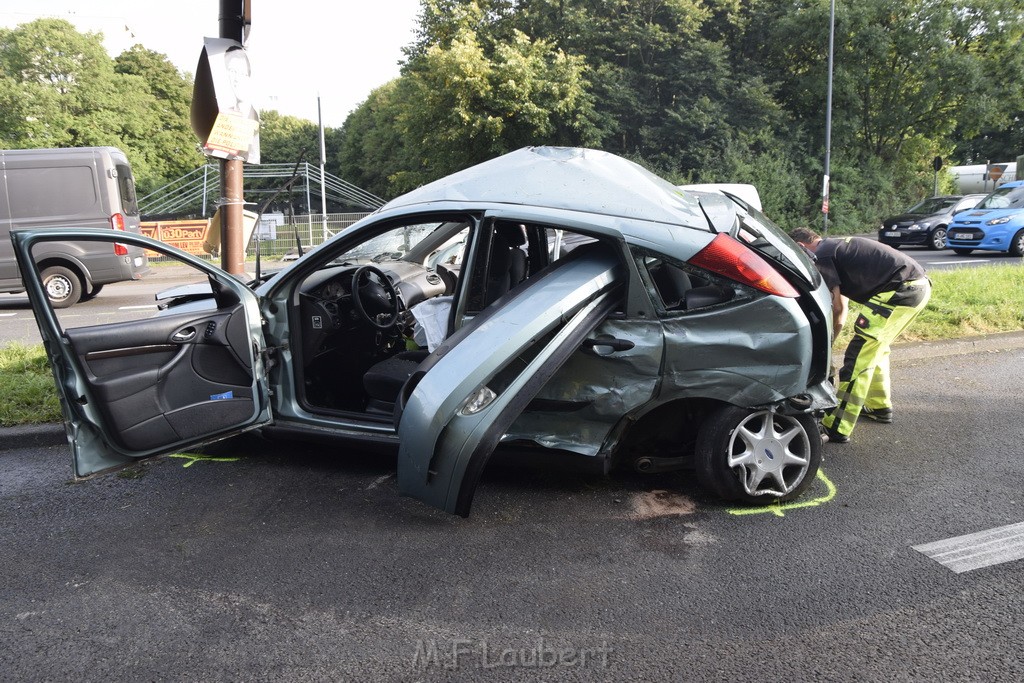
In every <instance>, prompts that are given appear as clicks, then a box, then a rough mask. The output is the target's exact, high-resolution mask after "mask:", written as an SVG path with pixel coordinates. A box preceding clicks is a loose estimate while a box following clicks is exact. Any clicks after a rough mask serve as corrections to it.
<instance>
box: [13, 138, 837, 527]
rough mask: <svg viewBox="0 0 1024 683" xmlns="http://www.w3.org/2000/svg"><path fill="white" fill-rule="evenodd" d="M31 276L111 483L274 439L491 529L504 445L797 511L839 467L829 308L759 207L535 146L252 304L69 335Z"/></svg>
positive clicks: (87, 469)
mask: <svg viewBox="0 0 1024 683" xmlns="http://www.w3.org/2000/svg"><path fill="white" fill-rule="evenodd" d="M109 232H110V231H87V230H54V229H48V230H46V231H20V232H15V233H14V234H13V235H12V239H13V240H14V243H15V246H16V251H17V257H18V260H19V265H20V266H21V268H22V270H23V272H25V273H34V275H31V276H28V277H26V283H27V284H28V292H29V295H30V299H31V302H32V306H33V309H34V310H35V313H36V316H37V320H38V321H39V327H40V330H41V333H42V336H43V339H44V342H45V344H46V347H47V350H48V352H49V354H50V359H51V361H52V364H53V369H54V374H55V376H56V379H57V384H58V387H59V389H60V391H61V393H62V396H63V408H64V411H65V417H66V421H67V428H68V435H69V440H70V443H71V447H72V450H73V453H74V463H75V465H74V466H75V474H76V475H77V476H87V475H91V474H94V473H97V472H100V471H103V470H105V469H108V468H111V467H114V466H118V465H122V464H125V463H130V462H132V461H133V460H135V459H137V458H143V457H147V456H152V455H156V454H160V453H167V452H173V451H175V450H180V449H183V448H187V447H191V446H194V445H196V444H199V443H205V442H209V441H213V440H216V439H221V438H224V437H226V436H230V435H232V434H236V433H238V432H240V431H243V430H246V429H251V428H256V427H259V428H261V429H263V430H265V431H267V432H271V433H273V434H275V435H277V436H285V437H299V438H305V439H308V438H316V439H319V440H321V441H322V440H325V439H326V440H331V441H333V442H341V443H348V444H353V445H358V446H359V447H367V446H382V447H386V448H391V449H397V452H398V485H399V489H400V491H401V492H402V493H403V494H405V495H409V496H413V497H415V498H418V499H420V500H422V501H424V502H426V503H428V504H430V505H433V506H436V507H439V508H441V509H444V510H447V511H448V512H452V513H455V514H459V515H467V514H468V513H469V510H470V506H471V503H472V500H473V494H474V491H475V489H476V487H477V482H478V480H479V477H480V474H481V472H482V471H483V469H484V466H485V465H486V463H487V461H488V458H489V457H490V455H491V453H492V452H493V451H494V450H495V448H497V447H499V446H515V447H517V448H532V449H548V450H550V451H553V452H561V453H574V454H578V455H579V456H582V457H585V458H587V459H588V461H589V462H592V463H594V464H595V465H596V466H598V467H599V468H600V469H602V470H604V471H608V470H610V469H611V468H612V467H627V468H632V469H634V470H637V471H641V472H660V471H666V470H670V469H678V468H693V469H694V471H695V473H696V476H697V477H698V479H699V481H700V482H701V483H702V484H703V485H704V486H706V487H707V488H708V489H710V490H711V491H713V492H714V493H716V494H718V495H719V496H722V497H723V498H727V499H731V500H739V501H744V502H748V503H767V502H772V501H777V500H788V499H790V498H793V497H795V496H798V495H799V494H800V493H801V492H802V491H803V490H804V489H805V488H806V487H807V486H808V485H809V484H810V482H811V480H812V479H813V478H814V476H815V474H816V472H817V469H818V465H819V462H820V459H821V441H820V438H819V435H818V430H817V425H816V420H815V415H816V414H817V413H820V411H823V410H825V409H827V408H829V407H831V406H832V405H834V394H833V392H832V389H831V386H830V385H829V384H828V381H827V375H828V370H829V365H830V340H831V329H830V324H831V316H830V313H829V306H830V299H829V296H828V292H827V291H826V289H825V287H824V285H823V284H822V282H821V280H820V278H819V276H818V274H817V271H816V270H815V268H814V266H813V264H812V263H811V262H810V261H809V259H808V257H807V256H806V255H805V254H804V252H803V251H802V250H801V249H800V248H799V247H797V246H796V245H795V244H794V243H793V242H791V241H790V240H789V239H788V237H786V236H785V235H784V234H783V233H782V232H781V231H780V230H779V229H778V228H777V227H775V226H774V225H772V223H771V222H770V221H768V220H767V219H766V218H765V217H764V216H763V215H761V214H760V213H759V212H758V211H757V210H755V209H753V208H752V207H750V206H749V205H747V204H745V203H744V202H743V201H742V200H740V199H738V198H735V197H730V196H728V195H727V194H722V193H720V192H701V191H698V190H680V189H678V188H676V187H674V186H672V185H670V184H669V183H667V182H665V181H664V180H662V179H661V178H658V177H657V176H655V175H653V174H651V173H649V172H647V171H646V170H644V169H643V168H641V167H639V166H637V165H636V164H633V163H631V162H629V161H626V160H624V159H621V158H619V157H616V156H614V155H611V154H607V153H604V152H599V151H594V150H585V149H568V148H550V147H540V148H527V149H522V150H519V151H517V152H513V153H511V154H507V155H505V156H502V157H499V158H497V159H494V160H492V161H489V162H486V163H483V164H480V165H478V166H475V167H473V168H470V169H467V170H465V171H462V172H459V173H456V174H454V175H452V176H449V177H447V178H443V179H441V180H438V181H436V182H434V183H431V184H429V185H426V186H424V187H422V188H419V189H417V190H415V191H413V192H410V193H409V194H406V195H404V196H402V197H399V198H397V199H395V200H393V201H391V202H390V203H388V204H387V205H386V206H384V207H383V208H382V209H380V210H379V211H377V212H376V213H375V214H373V215H371V216H368V217H367V218H365V219H363V220H362V221H360V222H359V223H356V224H355V225H353V226H352V227H350V228H348V229H347V230H345V231H344V232H342V233H340V234H338V235H337V236H335V237H334V238H332V239H331V240H330V241H328V242H326V243H325V244H324V245H322V246H321V247H320V248H318V249H316V250H315V251H313V252H310V253H308V254H306V255H304V256H303V257H302V258H300V259H298V260H297V261H295V262H294V263H292V264H291V265H289V266H288V267H287V268H286V269H285V270H282V271H281V272H279V273H277V274H276V275H274V276H273V277H272V278H270V279H268V280H267V281H265V282H263V283H262V284H259V285H258V286H256V287H255V289H254V290H253V289H250V288H249V287H247V286H246V285H245V284H243V283H242V282H241V281H239V280H238V279H236V278H234V277H232V276H229V275H226V274H225V273H223V272H222V271H220V270H219V269H217V268H215V267H213V266H211V265H210V264H208V263H205V262H203V261H201V260H199V259H196V258H193V257H191V256H189V255H187V254H184V253H182V252H179V251H177V250H175V249H173V248H171V247H168V246H166V245H163V244H161V243H159V242H155V241H153V240H148V239H146V238H144V237H140V236H135V235H129V234H123V233H119V234H118V235H117V236H116V240H117V241H119V242H126V243H129V244H133V245H137V246H144V247H146V248H147V249H151V250H153V251H155V252H159V253H160V254H163V255H166V256H168V257H173V258H175V259H178V260H180V261H181V262H182V263H185V264H188V265H189V266H190V267H191V268H194V269H195V270H196V272H198V273H200V274H201V275H202V277H203V280H204V282H208V285H204V286H203V287H202V288H200V289H201V291H199V292H198V293H197V292H196V291H194V290H193V291H190V293H189V294H187V295H182V296H172V297H170V298H167V299H165V300H164V301H163V303H162V304H161V306H162V307H163V310H161V311H160V312H159V315H156V316H151V317H147V318H145V319H140V320H133V321H129V322H116V323H110V324H102V325H95V324H94V325H86V326H70V325H66V324H63V322H62V321H61V320H59V319H58V318H57V316H56V315H55V313H54V311H53V309H52V308H51V307H50V305H49V304H48V302H47V300H46V296H45V292H44V290H43V288H42V285H41V284H40V281H39V277H38V272H36V268H35V265H34V260H33V258H32V251H33V249H34V248H37V246H38V245H40V244H42V243H44V242H46V241H48V240H53V239H56V240H69V239H75V240H85V239H95V240H109V239H111V238H110V236H109V235H108V234H107V233H109Z"/></svg>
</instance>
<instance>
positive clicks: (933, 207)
mask: <svg viewBox="0 0 1024 683" xmlns="http://www.w3.org/2000/svg"><path fill="white" fill-rule="evenodd" d="M957 199H958V198H957V197H929V198H928V199H925V200H924V201H922V202H919V203H917V204H915V205H914V206H912V207H910V208H909V209H907V213H920V214H932V213H939V212H941V211H944V210H946V209H948V208H949V207H951V206H953V205H954V204H956V202H957Z"/></svg>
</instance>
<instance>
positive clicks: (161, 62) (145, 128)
mask: <svg viewBox="0 0 1024 683" xmlns="http://www.w3.org/2000/svg"><path fill="white" fill-rule="evenodd" d="M114 70H115V72H116V73H117V74H119V75H120V76H121V77H122V79H121V80H122V81H124V82H125V83H128V84H131V85H130V86H128V87H129V89H130V90H132V91H135V92H136V93H137V95H136V96H141V97H142V100H143V101H144V102H145V104H146V107H147V108H148V109H147V111H145V112H138V111H134V112H132V117H131V118H132V119H133V124H132V128H130V129H126V130H124V134H123V136H122V139H124V140H125V144H126V145H129V146H130V147H131V148H132V149H134V150H135V155H134V156H133V157H132V161H133V163H135V164H145V171H146V172H145V174H144V176H143V179H142V180H140V185H141V186H142V188H143V190H146V189H149V188H147V185H151V184H155V183H162V182H166V181H168V180H172V179H174V178H177V177H180V176H182V175H184V174H186V173H188V172H189V171H191V170H193V169H195V168H196V167H198V166H201V165H202V164H203V163H204V158H203V155H202V153H200V151H199V147H198V143H197V140H196V136H195V133H194V132H193V131H192V127H191V125H190V123H189V116H190V108H191V104H192V81H191V79H190V78H189V77H188V76H186V75H184V74H182V73H181V72H180V71H178V69H177V68H176V67H175V66H174V65H173V64H171V62H170V60H168V59H167V56H166V55H164V54H161V53H159V52H154V51H152V50H147V49H146V48H144V47H143V46H142V45H134V46H132V47H131V48H129V49H128V50H125V51H124V52H122V53H121V54H120V55H118V56H117V58H116V59H115V62H114ZM136 109H137V108H136ZM126 118H128V117H126Z"/></svg>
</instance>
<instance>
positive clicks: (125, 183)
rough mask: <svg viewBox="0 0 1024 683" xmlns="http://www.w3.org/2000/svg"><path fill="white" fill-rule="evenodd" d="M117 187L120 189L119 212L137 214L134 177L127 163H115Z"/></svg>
mask: <svg viewBox="0 0 1024 683" xmlns="http://www.w3.org/2000/svg"><path fill="white" fill-rule="evenodd" d="M115 168H116V169H117V187H118V189H119V190H120V191H121V212H122V213H124V215H126V216H137V215H139V203H138V201H137V200H136V198H135V178H133V177H132V169H131V168H129V167H128V165H127V164H117V165H116V166H115Z"/></svg>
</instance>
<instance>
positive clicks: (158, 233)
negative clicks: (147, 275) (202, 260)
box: [142, 220, 210, 258]
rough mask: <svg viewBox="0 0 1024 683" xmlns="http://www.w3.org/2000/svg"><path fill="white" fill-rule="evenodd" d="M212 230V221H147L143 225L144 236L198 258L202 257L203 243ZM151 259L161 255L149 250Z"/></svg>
mask: <svg viewBox="0 0 1024 683" xmlns="http://www.w3.org/2000/svg"><path fill="white" fill-rule="evenodd" d="M209 229H210V221H208V220H198V221H146V222H144V223H143V224H142V234H143V235H145V236H146V237H152V238H153V239H156V240H160V241H161V242H164V243H165V244H169V245H171V246H172V247H177V248H178V249H181V250H182V251H187V252H188V253H190V254H194V255H196V256H202V255H203V254H204V253H205V252H204V251H203V241H204V240H205V239H206V233H207V231H208V230H209ZM147 254H148V255H149V256H150V258H155V257H158V256H160V254H158V253H156V252H154V251H149V250H147Z"/></svg>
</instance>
